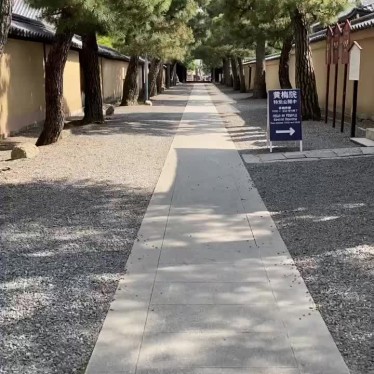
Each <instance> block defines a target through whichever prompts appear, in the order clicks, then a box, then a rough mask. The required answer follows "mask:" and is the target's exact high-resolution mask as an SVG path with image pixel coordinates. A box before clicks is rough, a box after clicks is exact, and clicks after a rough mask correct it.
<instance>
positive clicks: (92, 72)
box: [80, 32, 104, 123]
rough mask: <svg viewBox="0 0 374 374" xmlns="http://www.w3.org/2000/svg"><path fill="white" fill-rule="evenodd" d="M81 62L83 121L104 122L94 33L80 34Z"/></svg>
mask: <svg viewBox="0 0 374 374" xmlns="http://www.w3.org/2000/svg"><path fill="white" fill-rule="evenodd" d="M80 55H81V64H82V70H83V76H84V87H85V99H84V118H83V123H94V122H95V123H104V115H103V98H102V94H101V82H100V67H99V55H98V46H97V40H96V33H95V32H92V33H88V34H85V35H82V50H81V54H80Z"/></svg>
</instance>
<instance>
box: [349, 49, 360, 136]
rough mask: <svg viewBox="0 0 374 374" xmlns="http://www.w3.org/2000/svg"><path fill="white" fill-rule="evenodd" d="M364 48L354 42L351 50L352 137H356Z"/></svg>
mask: <svg viewBox="0 0 374 374" xmlns="http://www.w3.org/2000/svg"><path fill="white" fill-rule="evenodd" d="M361 51H362V48H361V46H360V44H358V43H357V42H353V44H352V46H351V48H350V49H349V60H350V63H349V80H350V81H354V82H353V103H352V125H351V137H352V138H354V137H355V135H356V122H357V97H358V81H359V79H360V64H361Z"/></svg>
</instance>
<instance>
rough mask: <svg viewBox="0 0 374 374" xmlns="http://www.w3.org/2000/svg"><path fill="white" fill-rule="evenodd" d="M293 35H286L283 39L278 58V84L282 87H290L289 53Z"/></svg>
mask: <svg viewBox="0 0 374 374" xmlns="http://www.w3.org/2000/svg"><path fill="white" fill-rule="evenodd" d="M292 42H293V35H292V34H290V35H287V36H286V37H285V38H284V40H283V45H282V51H281V55H280V60H279V71H278V76H279V84H280V86H281V88H283V89H290V88H292V85H291V82H290V66H289V61H290V53H291V49H292Z"/></svg>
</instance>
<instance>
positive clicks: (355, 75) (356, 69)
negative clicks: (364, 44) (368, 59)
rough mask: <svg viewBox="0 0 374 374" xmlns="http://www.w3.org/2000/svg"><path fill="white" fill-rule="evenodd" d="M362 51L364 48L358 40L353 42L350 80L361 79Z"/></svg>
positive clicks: (350, 59)
mask: <svg viewBox="0 0 374 374" xmlns="http://www.w3.org/2000/svg"><path fill="white" fill-rule="evenodd" d="M361 51H362V48H361V46H360V44H358V43H357V42H353V44H352V47H351V48H350V50H349V55H350V58H349V80H350V81H358V80H360V63H361Z"/></svg>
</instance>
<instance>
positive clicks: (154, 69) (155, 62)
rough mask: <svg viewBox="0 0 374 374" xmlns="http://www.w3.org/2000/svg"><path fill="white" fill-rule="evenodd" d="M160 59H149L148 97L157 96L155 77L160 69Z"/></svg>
mask: <svg viewBox="0 0 374 374" xmlns="http://www.w3.org/2000/svg"><path fill="white" fill-rule="evenodd" d="M161 64H162V61H161V60H160V59H158V58H153V59H152V61H151V66H150V68H149V75H148V77H149V78H148V81H149V97H152V96H157V94H158V87H157V77H158V73H159V71H160V66H161Z"/></svg>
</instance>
